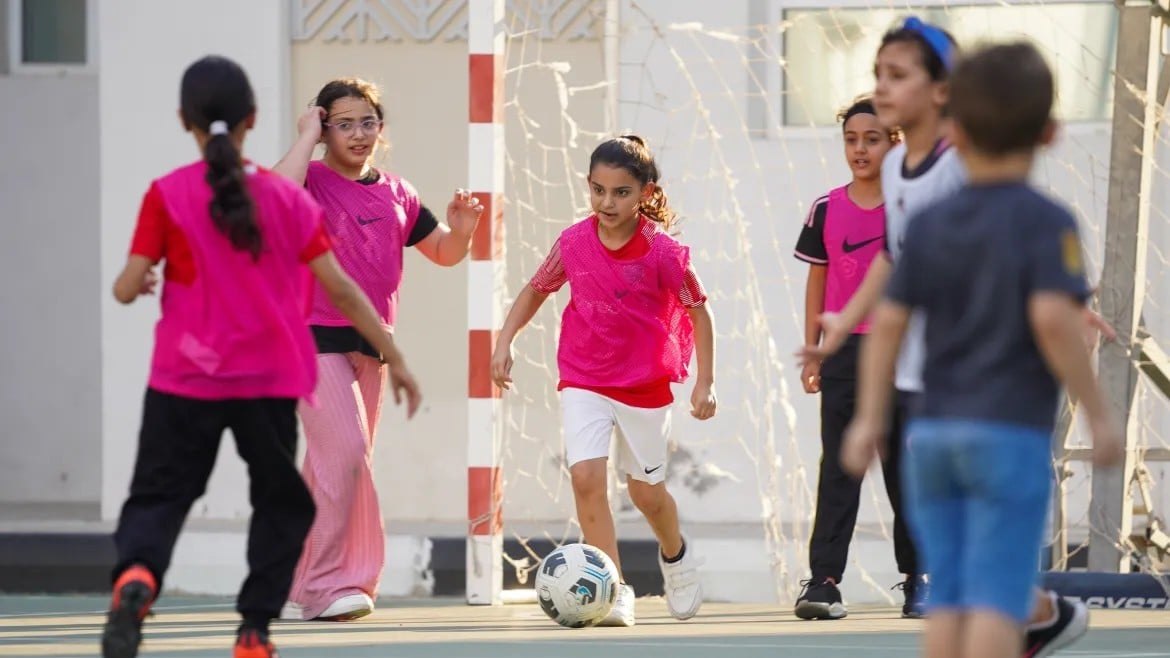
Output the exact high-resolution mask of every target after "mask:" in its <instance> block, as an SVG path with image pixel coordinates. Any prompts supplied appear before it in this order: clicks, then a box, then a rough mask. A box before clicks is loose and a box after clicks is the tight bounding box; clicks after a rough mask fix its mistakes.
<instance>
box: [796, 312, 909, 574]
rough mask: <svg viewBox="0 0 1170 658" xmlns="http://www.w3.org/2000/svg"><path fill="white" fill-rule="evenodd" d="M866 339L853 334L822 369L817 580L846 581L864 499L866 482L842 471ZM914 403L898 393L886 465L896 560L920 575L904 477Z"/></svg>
mask: <svg viewBox="0 0 1170 658" xmlns="http://www.w3.org/2000/svg"><path fill="white" fill-rule="evenodd" d="M860 346H861V337H860V336H858V335H853V336H851V337H850V338H849V340H848V341H846V343H845V344H844V345H843V346H842V347H841V349H840V350H839V351H838V352H837V353H836V354H834V355H833V356H831V357H829V358H828V359H825V362H824V363H823V364H822V366H821V450H822V452H821V466H820V476H819V479H818V482H817V509H816V519H815V520H814V521H813V531H812V537H811V539H810V541H809V560H808V561H809V566H810V568H811V569H812V577H813V582H816V583H819V582H821V581H823V580H824V579H825V578H832V579H833V580H834V581H836V582H838V583H840V582H841V580H842V578H843V577H844V572H845V562H846V560H847V559H848V557H849V544H850V542H851V541H852V540H853V528H854V526H855V525H856V523H857V509H858V506H859V503H860V498H861V481H860V480H854V479H853V478H852V477H850V476H849V475H848V474H847V473H845V471H844V470H842V469H841V444H842V442H843V440H844V438H845V437H844V435H845V428H846V427H848V426H849V422H850V421H851V420H852V419H853V409H854V405H855V403H856V400H857V362H858V356H859V352H860ZM909 404H910V399H909V398H908V397H907V396H903V395H902V394H899V395H898V398H897V402H896V404H895V409H894V410H893V414H892V423H891V427H890V432H889V434H888V435H887V452H886V458H885V459H884V460H883V462H882V475H883V476H884V477H885V482H886V494H887V496H889V499H890V506H891V507H892V508H893V510H894V558H895V560H896V561H897V563H898V571H899V572H901V573H904V574H909V575H912V576H913V575H918V556H917V553H916V551H915V549H914V544H913V542H912V541H911V539H910V533H909V531H908V529H907V527H906V515H905V514H903V512H902V486H901V484H902V478H901V473H900V467H901V456H902V452H903V450H902V447H903V446H902V442H903V440H904V437H903V428H904V425H905V423H906V422H907V420H908V418H907V416H908V412H909V408H908V407H909Z"/></svg>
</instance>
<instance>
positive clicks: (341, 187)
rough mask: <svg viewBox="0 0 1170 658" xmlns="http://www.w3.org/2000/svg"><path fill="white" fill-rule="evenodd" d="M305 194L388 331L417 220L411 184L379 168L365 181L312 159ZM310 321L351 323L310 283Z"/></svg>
mask: <svg viewBox="0 0 1170 658" xmlns="http://www.w3.org/2000/svg"><path fill="white" fill-rule="evenodd" d="M305 185H306V187H307V189H308V190H309V194H311V195H313V198H314V199H316V200H317V202H318V203H320V204H321V207H322V208H324V210H325V229H326V231H327V232H328V233H329V237H330V239H331V240H332V242H333V252H334V254H335V255H336V257H337V260H338V262H339V263H340V264H341V267H342V269H344V270H345V272H346V273H347V274H349V275H350V276H351V277H353V279H354V281H356V282H357V284H358V286H360V287H361V289H362V291H363V292H365V293H366V296H367V297H369V298H370V301H371V302H372V303H373V304H374V309H375V310H376V311H377V312H378V317H379V318H381V320H382V324H383V326H384V327H385V328H386V329H387V330H390V329H392V328H393V327H394V320H395V317H396V315H397V312H398V287H399V285H401V283H402V259H403V251H404V249H405V244H406V240H407V237H408V236H410V231H411V230H412V229H413V228H414V223H415V221H417V220H418V213H419V208H420V205H419V200H418V194H416V193H415V191H414V188H413V187H411V186H410V184H409V183H407V182H406V181H404V180H402V179H401V178H398V177H396V176H393V175H391V174H388V173H386V172H384V171H380V172H379V178H378V182H377V183H374V184H373V185H363V184H361V183H359V182H357V181H353V180H350V179H348V178H346V177H344V176H342V175H340V174H338V173H337V172H335V171H333V170H332V169H330V168H329V167H328V166H327V165H325V164H324V163H322V162H320V161H318V160H314V161H313V162H310V163H309V170H308V172H307V174H306V176H305ZM313 285H314V288H313V302H312V307H311V310H310V313H309V324H315V325H321V326H327V327H344V326H349V325H350V322H349V320H347V319H346V318H345V316H344V315H342V314H341V312H340V311H338V310H337V309H336V308H334V306H333V304H332V303H330V302H329V296H328V295H327V294H326V293H325V290H324V288H322V287H321V285H320V284H319V283H314V284H313Z"/></svg>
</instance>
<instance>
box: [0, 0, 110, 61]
mask: <svg viewBox="0 0 1170 658" xmlns="http://www.w3.org/2000/svg"><path fill="white" fill-rule="evenodd" d="M6 2H7V3H8V35H7V36H8V71H7V72H6V73H7V74H8V75H57V76H60V75H95V74H96V73H97V71H98V69H97V58H98V48H97V35H98V21H97V9H98V3H97V2H94V0H84V2H85V63H84V64H73V63H66V62H53V63H47V62H25V61H24V11H23V7H22V5H23V4H24V3H23V0H6Z"/></svg>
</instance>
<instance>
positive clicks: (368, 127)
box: [322, 119, 382, 135]
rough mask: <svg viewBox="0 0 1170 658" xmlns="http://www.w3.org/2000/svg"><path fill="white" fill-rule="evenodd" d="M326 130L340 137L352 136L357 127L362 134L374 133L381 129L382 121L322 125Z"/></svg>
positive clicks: (369, 120)
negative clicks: (328, 129)
mask: <svg viewBox="0 0 1170 658" xmlns="http://www.w3.org/2000/svg"><path fill="white" fill-rule="evenodd" d="M322 125H324V126H325V127H326V128H332V129H334V130H336V131H337V132H339V133H341V134H342V135H352V134H353V131H355V130H357V129H358V128H359V127H360V128H361V129H362V132H363V133H376V132H378V131H379V130H381V129H382V121H381V120H380V119H366V120H365V121H362V122H357V121H342V122H340V123H324V122H322Z"/></svg>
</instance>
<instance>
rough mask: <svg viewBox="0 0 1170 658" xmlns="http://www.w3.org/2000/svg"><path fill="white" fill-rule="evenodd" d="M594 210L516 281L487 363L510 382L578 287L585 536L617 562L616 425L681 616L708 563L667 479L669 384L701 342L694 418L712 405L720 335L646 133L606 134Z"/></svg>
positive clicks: (697, 596)
mask: <svg viewBox="0 0 1170 658" xmlns="http://www.w3.org/2000/svg"><path fill="white" fill-rule="evenodd" d="M588 182H589V191H590V202H591V204H592V206H593V214H592V215H590V216H589V217H588V218H586V219H584V220H583V221H580V222H577V223H576V224H574V225H573V226H571V227H569V228H568V229H566V230H565V231H564V232H563V233H561V236H560V238H559V239H558V240H557V242H556V243H555V244H553V247H552V250H551V252H550V253H549V255H548V257H547V258H546V259H545V261H544V264H543V265H541V267H540V269H539V270H538V271H537V273H536V275H535V276H534V277H533V278H532V280H531V281H529V283H528V285H527V286H525V287H524V290H522V291H521V292H520V295H519V296H518V297H517V299H516V302H515V303H514V304H513V306H512V309H511V310H510V311H509V313H508V317H507V319H506V320H505V322H504V326H503V328H502V329H501V330H500V334H499V338H498V341H497V343H496V348H495V353H494V354H493V355H492V363H491V371H492V378H493V379H494V380H495V382H496V384H497V385H498V386H500V387H502V388H504V389H508V388H509V385H510V383H511V381H512V379H511V376H510V372H511V369H512V341H513V340H514V339H515V337H516V334H517V332H519V331H520V329H521V328H523V327H524V325H526V324H527V323H528V322H529V320H531V319H532V316H533V315H534V314H535V313H536V311H537V310H538V309H539V308H540V306H541V304H543V303H544V300H545V299H547V298H548V295H549V294H551V293H553V292H555V291H556V290H558V289H560V288H561V286H563V285H564V284H565V283H568V284H569V287H570V289H571V292H572V296H571V298H570V300H569V304H568V306H566V307H565V312H564V316H563V318H562V321H561V335H560V345H559V347H558V350H557V365H558V367H559V370H560V379H561V381H560V384H559V386H558V390H560V391H561V408H562V418H563V422H564V427H565V437H564V440H565V453H566V461H567V462H568V466H569V473H570V476H571V477H572V482H573V496H574V498H575V500H576V504H577V519H578V521H579V522H580V524H581V532H582V534H583V535H584V541H585V542H586V543H588V544H592V545H593V546H596V547H597V548H599V549H601V550H602V551H604V552H605V553H606V554H607V555H609V556H610V557H611V558H613V560H614V564H616V565H617V567H618V572H619V575H620V572H621V562H620V561H619V560H618V551H617V538H616V536H615V530H614V523H613V516H612V515H611V513H610V507H609V500H608V496H607V492H606V469H607V460H608V458H609V445H610V439H611V438H612V436H613V431H614V428H615V427H616V428H618V429H620V430H621V431H620V432H619V434H618V436H619V441H618V444H617V455H616V457H617V463H616V467H617V469H618V471H619V472H624V473H625V475H626V481H627V483H628V485H629V492H630V499H631V500H632V501H633V503H634V505H635V506H637V508H638V509H639V510H640V511H641V512H642V514H643V515H644V516H645V517H646V520H647V521H648V522H649V524H650V527H651V528H652V529H653V530H654V534H655V536H656V537H657V538H658V542H659V544H660V545H661V547H660V550H659V555H658V563H659V566H660V568H661V569H662V575H663V580H664V584H665V592H666V602H667V607H668V608H669V609H670V613H671V614H672V615H673V616H674V617H675V618H677V619H689V618H690V617H693V616H694V615H695V613H696V612H698V610H699V606H700V605H701V604H702V589H701V586H700V582H699V574H698V566H699V561H698V559H697V558H696V556H695V554H694V551H693V550H691V549H690V546H689V545H688V544H687V543H686V540H685V538H684V537H683V535H682V533H681V531H680V528H679V520H678V510H677V508H676V507H675V501H674V498H673V497H672V496H671V495H670V493H669V492H668V491H667V490H666V483H665V482H666V459H667V451H666V445H667V440H668V439H669V434H670V421H671V415H670V410H671V403H672V402H673V400H674V398H673V395H672V393H671V389H670V384H671V383H672V382H673V383H679V382H682V381H684V380H685V379H686V377H687V369H688V365H689V364H690V361H691V356H692V352H696V351H697V353H698V354H697V357H698V358H697V365H698V376H697V380H696V382H695V388H694V390H693V392H692V393H691V415H693V416H694V417H695V418H698V419H699V420H706V419H708V418H711V417H712V416H714V415H715V407H716V401H715V388H714V362H715V339H714V329H713V327H712V319H711V312H710V310H709V309H708V308H707V304H706V301H707V296H706V294H705V292H704V291H703V287H702V285H701V284H700V282H699V279H698V277H697V276H696V275H695V272H694V269H693V268H692V267H691V262H690V251H689V250H688V249H687V248H686V247H684V246H683V245H681V244H679V243H678V242H677V241H676V240H675V239H674V238H673V237H671V236H670V235H669V234H668V233H667V229H669V228H670V225H671V222H672V221H673V219H674V212H673V211H671V210H670V208H669V207H668V206H667V203H666V195H665V194H664V193H663V190H662V188H661V187H659V186H658V166H657V165H656V164H655V162H654V158H653V156H652V155H651V154H650V151H649V149H647V148H646V144H645V142H644V141H643V140H642V139H641V138H640V137H637V136H634V135H627V136H624V137H619V138H617V139H611V140H609V141H606V142H604V143H602V144H601V145H600V146H598V147H597V148H596V149H595V150H594V151H593V155H592V157H591V158H590V160H589V178H588ZM601 623H602V625H607V626H632V625H634V623H635V618H634V591H633V588H631V587H630V586H629V585H627V584H624V583H623V584H622V586H621V588H620V589H619V591H618V597H617V601H616V603H615V604H614V608H613V611H612V612H611V613H610V615H609V616H608V617H607V618H606V619H605V620H603V621H602V622H601Z"/></svg>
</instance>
